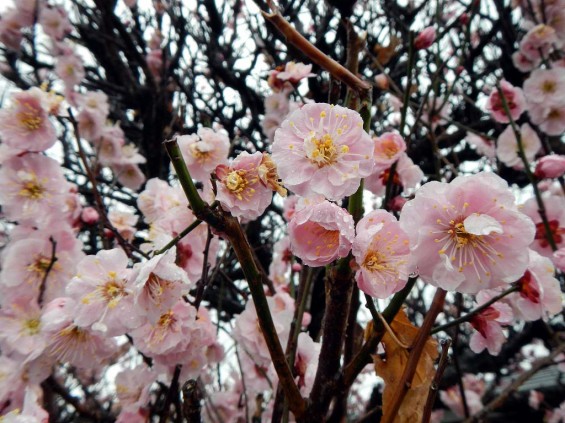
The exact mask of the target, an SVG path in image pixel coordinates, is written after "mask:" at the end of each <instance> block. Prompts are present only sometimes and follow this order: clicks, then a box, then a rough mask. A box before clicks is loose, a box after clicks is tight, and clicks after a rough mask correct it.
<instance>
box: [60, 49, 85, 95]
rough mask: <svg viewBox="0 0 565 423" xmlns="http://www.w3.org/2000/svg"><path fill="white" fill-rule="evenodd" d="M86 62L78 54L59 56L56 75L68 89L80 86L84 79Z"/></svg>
mask: <svg viewBox="0 0 565 423" xmlns="http://www.w3.org/2000/svg"><path fill="white" fill-rule="evenodd" d="M83 63H84V61H83V60H82V59H81V58H80V57H79V56H77V55H76V54H74V53H72V54H67V55H61V56H58V60H57V64H56V65H55V73H56V74H57V76H58V77H59V78H61V80H62V81H63V82H64V83H65V85H66V86H67V88H72V87H73V86H75V85H77V84H79V83H80V82H81V81H82V79H83V78H84V75H85V71H84V66H83Z"/></svg>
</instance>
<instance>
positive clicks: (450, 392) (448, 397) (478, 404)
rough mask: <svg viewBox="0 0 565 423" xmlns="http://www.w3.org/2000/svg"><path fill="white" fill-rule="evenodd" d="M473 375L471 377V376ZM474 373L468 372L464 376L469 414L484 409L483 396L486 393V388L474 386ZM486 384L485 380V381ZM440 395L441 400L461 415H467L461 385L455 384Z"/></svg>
mask: <svg viewBox="0 0 565 423" xmlns="http://www.w3.org/2000/svg"><path fill="white" fill-rule="evenodd" d="M470 377H471V378H470ZM474 379H475V377H474V375H470V374H466V375H465V376H463V380H462V382H463V393H464V395H465V402H466V403H467V408H468V409H469V414H471V415H474V414H476V413H478V412H479V411H481V410H482V409H483V403H482V401H481V397H482V395H483V393H484V389H482V390H477V389H475V388H474V387H473V383H474V382H470V381H472V380H474ZM483 386H484V382H483ZM439 397H440V399H441V401H442V402H443V403H444V404H445V405H446V406H447V407H449V409H450V410H451V411H453V412H454V413H455V414H456V415H457V416H459V417H465V409H464V406H463V401H462V398H461V389H460V388H459V385H453V386H451V387H449V388H447V389H446V390H445V391H440V392H439Z"/></svg>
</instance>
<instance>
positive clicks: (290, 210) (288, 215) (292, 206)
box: [283, 195, 300, 222]
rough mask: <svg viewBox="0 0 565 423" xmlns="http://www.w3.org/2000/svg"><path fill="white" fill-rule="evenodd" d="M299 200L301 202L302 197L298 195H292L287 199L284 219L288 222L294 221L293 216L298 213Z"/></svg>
mask: <svg viewBox="0 0 565 423" xmlns="http://www.w3.org/2000/svg"><path fill="white" fill-rule="evenodd" d="M298 200H300V197H299V196H297V195H290V196H288V197H286V198H285V200H284V204H283V217H284V218H285V220H286V221H287V222H289V221H290V219H292V216H294V213H295V212H296V203H298Z"/></svg>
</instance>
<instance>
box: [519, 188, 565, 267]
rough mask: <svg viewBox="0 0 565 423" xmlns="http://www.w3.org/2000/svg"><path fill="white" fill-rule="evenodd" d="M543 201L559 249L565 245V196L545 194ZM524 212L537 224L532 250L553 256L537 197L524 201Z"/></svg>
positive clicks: (552, 235)
mask: <svg viewBox="0 0 565 423" xmlns="http://www.w3.org/2000/svg"><path fill="white" fill-rule="evenodd" d="M542 201H543V203H544V206H545V213H546V217H547V223H548V226H549V231H550V233H551V238H553V242H554V243H555V245H556V247H557V249H559V248H563V247H565V198H563V197H558V196H555V195H544V196H543V197H542ZM522 210H523V212H524V213H525V214H527V215H528V216H529V217H530V218H531V219H532V220H533V222H534V224H535V225H536V235H535V239H534V241H533V242H532V244H531V245H530V248H531V249H532V250H535V251H537V252H538V253H540V254H541V255H542V256H544V257H548V258H551V257H552V255H553V250H552V248H551V244H550V242H549V236H548V234H547V231H546V228H545V225H544V223H543V220H542V218H541V216H540V214H539V207H538V204H537V201H536V199H535V198H530V199H529V200H528V201H526V202H525V203H524V207H523V209H522Z"/></svg>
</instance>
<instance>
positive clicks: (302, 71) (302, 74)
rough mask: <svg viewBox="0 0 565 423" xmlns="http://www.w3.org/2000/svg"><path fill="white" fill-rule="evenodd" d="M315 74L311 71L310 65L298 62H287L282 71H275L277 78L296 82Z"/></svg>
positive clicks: (292, 82)
mask: <svg viewBox="0 0 565 423" xmlns="http://www.w3.org/2000/svg"><path fill="white" fill-rule="evenodd" d="M311 76H316V75H315V74H314V73H312V65H305V64H304V63H300V62H287V63H286V64H285V66H284V70H283V71H282V72H278V73H277V79H280V80H282V81H288V82H290V83H291V84H297V83H298V82H300V81H301V80H302V79H304V78H310V77H311Z"/></svg>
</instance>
